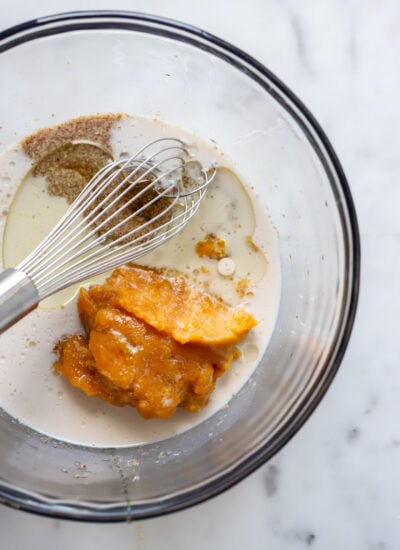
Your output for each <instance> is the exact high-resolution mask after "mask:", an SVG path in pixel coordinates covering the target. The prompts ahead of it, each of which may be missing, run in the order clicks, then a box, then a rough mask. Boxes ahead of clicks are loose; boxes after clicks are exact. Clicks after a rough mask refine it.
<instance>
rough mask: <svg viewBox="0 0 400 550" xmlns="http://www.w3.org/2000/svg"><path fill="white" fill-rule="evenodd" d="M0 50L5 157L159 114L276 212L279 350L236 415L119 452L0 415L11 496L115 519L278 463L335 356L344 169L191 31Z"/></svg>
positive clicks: (316, 137) (27, 34)
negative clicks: (225, 161) (92, 128)
mask: <svg viewBox="0 0 400 550" xmlns="http://www.w3.org/2000/svg"><path fill="white" fill-rule="evenodd" d="M17 39H18V40H17ZM13 41H14V42H13ZM1 43H2V44H3V45H2V49H1V50H0V51H1V55H0V74H2V75H7V78H3V79H2V83H1V84H0V97H1V100H2V101H1V103H2V106H3V107H2V109H1V120H0V126H1V129H0V144H1V145H0V152H1V151H2V150H4V149H5V148H7V147H8V146H10V145H12V144H13V143H15V142H17V141H18V140H19V139H21V138H23V137H24V136H26V135H27V134H30V133H32V132H34V131H35V130H37V129H39V128H41V127H44V126H47V125H52V124H54V123H56V122H61V121H64V120H67V119H70V118H73V117H77V116H81V115H85V114H94V113H102V112H125V113H137V114H141V115H145V116H149V117H157V118H161V119H164V120H166V121H170V122H173V123H174V124H177V125H179V126H182V127H183V128H185V129H187V130H189V131H191V132H193V133H195V134H197V135H199V136H201V137H202V138H205V139H207V140H209V139H214V140H215V141H216V142H217V143H218V146H219V147H220V149H221V150H222V151H224V153H225V154H226V155H227V156H228V157H229V158H230V159H231V160H232V161H233V162H234V164H235V165H236V166H237V169H238V171H239V173H240V174H242V176H243V177H244V179H245V181H247V182H249V183H250V184H251V186H253V187H254V191H255V193H256V194H257V195H258V198H259V205H260V207H261V208H263V209H266V210H267V211H268V213H269V216H270V218H271V220H272V222H273V224H274V226H275V228H276V233H277V238H278V242H279V250H280V262H281V274H282V281H281V303H280V308H279V314H278V318H277V321H276V325H275V327H274V329H273V334H272V338H271V341H270V344H269V346H268V348H267V350H266V352H265V354H264V355H263V357H262V359H261V360H260V363H259V366H258V368H257V369H256V371H255V373H254V375H253V376H252V378H251V379H250V380H249V381H248V383H247V384H246V385H245V387H244V388H243V389H242V390H241V391H240V392H239V394H238V395H236V396H235V398H234V399H232V401H231V402H230V404H229V407H228V408H227V409H224V410H221V411H219V412H218V413H217V414H215V415H214V416H213V417H211V418H210V419H209V420H207V421H206V422H204V423H203V424H201V425H199V426H197V427H195V428H193V429H192V430H190V431H188V432H186V433H184V434H181V435H179V436H177V437H175V438H172V439H168V440H165V441H161V442H159V443H156V444H150V445H143V446H140V447H127V448H121V449H113V448H106V449H99V448H91V447H82V446H76V445H71V444H67V443H65V442H63V441H58V440H55V439H54V440H52V439H49V438H47V437H45V436H43V434H40V433H37V432H34V431H33V430H31V429H29V428H27V427H26V426H24V425H21V424H19V423H18V422H17V420H16V419H13V418H11V417H9V415H8V414H7V413H6V412H3V414H2V416H1V417H0V444H1V448H2V449H3V451H2V455H1V458H0V475H1V478H2V481H3V483H2V493H1V494H2V496H3V498H4V499H5V500H6V501H13V502H17V503H18V504H20V505H22V506H23V507H25V508H27V509H32V510H36V511H41V512H43V513H49V514H53V515H60V516H67V517H86V518H91V519H108V520H109V519H124V518H126V517H143V516H149V515H154V514H159V513H163V512H165V511H171V510H174V509H177V508H180V507H183V506H187V505H189V504H193V503H195V502H197V501H200V500H203V499H204V498H207V497H208V496H211V495H212V494H215V493H217V492H219V491H221V490H222V489H224V488H226V487H228V486H230V485H232V484H233V483H234V482H235V481H237V480H238V479H240V478H242V477H243V476H244V475H246V474H247V473H249V472H250V471H252V470H253V469H254V468H255V467H256V466H257V465H259V464H260V463H262V462H263V461H265V460H266V459H267V458H269V457H270V456H272V455H273V454H274V453H275V452H276V451H277V450H278V449H279V448H280V447H281V446H282V445H283V444H284V443H285V442H286V441H287V440H288V439H289V438H290V437H291V435H293V433H295V431H297V429H298V428H299V426H301V424H302V423H303V422H304V420H305V419H306V418H307V417H308V415H309V414H310V412H311V411H312V410H313V409H314V407H315V406H316V404H317V403H318V402H319V400H320V398H321V396H322V395H323V393H324V391H325V390H326V388H327V386H328V385H329V382H330V381H331V379H332V377H333V375H334V373H335V372H336V369H337V367H338V365H339V362H340V359H341V356H342V354H343V351H344V348H345V345H346V342H347V339H348V336H349V333H350V329H351V324H352V318H353V315H354V307H355V300H356V291H355V287H356V284H357V270H358V258H357V250H358V249H357V246H358V243H357V230H356V224H355V220H354V217H353V216H354V214H353V211H352V204H351V198H350V197H349V194H348V190H347V186H346V183H345V181H344V179H343V175H342V174H341V171H340V167H339V166H338V164H337V163H336V160H335V158H334V155H333V154H332V152H331V151H330V149H329V146H328V145H327V143H326V141H325V139H324V137H323V135H322V134H321V132H320V130H319V129H318V127H317V126H316V125H315V123H314V122H313V121H312V120H311V119H310V117H309V115H308V114H307V113H306V112H305V111H304V109H303V108H302V107H301V106H300V105H299V104H298V102H297V101H296V100H295V98H294V97H293V96H292V95H291V93H290V92H287V90H286V89H284V88H283V87H282V86H281V85H280V84H279V82H277V80H276V79H275V78H274V77H273V76H271V75H269V74H268V73H267V72H265V71H264V70H263V69H262V68H261V67H259V66H258V65H257V64H256V63H254V62H253V61H252V60H249V59H247V58H246V56H244V55H242V54H241V53H240V52H237V51H235V50H234V49H229V48H228V47H227V46H226V45H224V44H222V43H220V42H218V41H217V40H216V39H214V38H212V37H211V38H208V37H205V36H204V35H203V36H202V35H201V34H200V33H197V31H195V30H190V29H187V28H185V27H183V26H179V25H175V24H172V23H165V22H162V21H160V20H157V19H154V20H152V19H151V18H145V19H143V18H140V17H138V16H134V15H132V16H128V15H124V16H118V17H116V16H115V15H114V16H113V15H112V14H109V15H103V16H97V17H94V16H91V17H86V18H85V17H74V16H69V17H66V18H65V21H62V22H60V21H57V20H56V21H52V20H51V19H50V20H49V21H47V22H42V23H41V24H39V25H32V27H31V28H30V27H28V28H27V29H25V30H22V31H20V32H15V33H12V34H10V36H8V37H3V42H1V41H0V44H1ZM0 184H1V185H2V186H3V188H5V187H4V186H5V185H6V182H4V181H3V182H2V181H1V175H0Z"/></svg>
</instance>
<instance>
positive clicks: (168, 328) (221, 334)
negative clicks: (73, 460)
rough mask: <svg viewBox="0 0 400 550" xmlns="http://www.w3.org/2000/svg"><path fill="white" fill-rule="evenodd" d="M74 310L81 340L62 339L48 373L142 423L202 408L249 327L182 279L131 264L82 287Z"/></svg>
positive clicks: (244, 318)
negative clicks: (130, 411)
mask: <svg viewBox="0 0 400 550" xmlns="http://www.w3.org/2000/svg"><path fill="white" fill-rule="evenodd" d="M78 311H79V315H80V318H81V322H82V324H83V327H84V329H85V332H86V337H84V336H82V335H74V336H71V337H68V338H65V339H63V340H61V341H60V342H59V343H58V344H57V346H56V352H57V353H58V360H57V361H56V362H55V364H54V368H55V369H56V370H57V371H59V372H60V373H61V374H63V375H64V376H65V377H66V378H68V380H69V381H70V382H71V384H73V385H74V386H76V387H78V388H80V389H81V390H83V391H84V392H85V393H86V394H87V395H89V396H97V397H99V398H101V399H103V400H105V401H108V402H109V403H111V404H112V405H116V406H124V405H132V406H134V407H136V408H137V410H138V412H139V414H140V415H141V416H143V417H144V418H168V417H170V416H171V415H173V414H174V412H175V411H176V408H177V407H182V408H184V409H186V410H188V411H190V412H198V411H199V410H200V409H202V408H203V407H204V406H205V405H206V404H207V402H208V400H209V397H210V394H211V393H212V391H213V389H214V386H215V382H216V380H217V378H218V377H219V376H221V374H223V373H224V372H225V371H226V370H227V369H229V367H230V365H231V363H232V361H233V360H234V359H235V358H237V357H238V356H239V355H240V352H239V351H238V349H237V348H236V347H235V344H237V343H238V342H239V341H240V340H241V339H242V338H243V337H244V336H245V335H246V333H247V332H248V331H249V330H250V329H251V328H252V327H254V326H255V325H256V321H255V319H254V318H253V317H252V316H251V315H250V314H248V313H247V312H245V311H244V310H243V309H242V308H231V307H229V306H227V305H226V304H225V303H223V302H221V301H220V300H218V299H216V298H214V297H212V296H210V295H208V294H206V293H204V292H201V291H200V290H197V289H194V288H192V287H191V286H190V285H188V284H187V282H186V280H185V279H184V277H182V276H181V275H176V276H174V277H166V276H165V275H163V274H162V273H161V272H159V271H157V270H154V269H149V268H141V267H137V266H130V267H121V268H118V269H116V270H115V271H114V272H113V274H112V275H111V277H109V278H108V279H107V280H106V282H105V283H104V284H102V285H95V286H92V287H91V288H89V289H84V288H82V289H81V291H80V296H79V300H78Z"/></svg>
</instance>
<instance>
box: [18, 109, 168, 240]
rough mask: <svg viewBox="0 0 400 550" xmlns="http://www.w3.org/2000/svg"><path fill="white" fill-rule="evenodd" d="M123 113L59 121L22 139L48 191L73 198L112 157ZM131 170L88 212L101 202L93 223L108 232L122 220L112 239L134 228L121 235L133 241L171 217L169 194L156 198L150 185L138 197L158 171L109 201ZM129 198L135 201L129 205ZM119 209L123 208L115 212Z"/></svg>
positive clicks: (110, 236)
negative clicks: (114, 132) (115, 131)
mask: <svg viewBox="0 0 400 550" xmlns="http://www.w3.org/2000/svg"><path fill="white" fill-rule="evenodd" d="M121 116H122V115H119V114H115V115H114V114H112V115H95V116H90V117H80V118H77V119H73V120H70V121H67V122H64V123H62V124H59V125H58V126H54V127H49V128H44V129H42V130H39V131H38V132H36V133H35V134H32V135H31V136H28V137H26V138H25V139H24V140H23V142H22V146H23V150H24V152H25V153H26V154H27V155H28V156H30V157H31V158H32V159H33V160H34V161H36V164H35V165H34V167H33V175H35V176H44V177H45V178H46V180H47V190H48V192H49V194H51V195H54V196H57V197H64V198H65V199H67V201H68V203H72V202H73V200H74V199H75V198H76V197H77V196H78V194H79V193H80V192H81V191H82V189H83V188H84V187H85V185H86V184H87V183H88V182H89V181H90V180H91V179H92V177H93V176H94V175H95V174H96V173H97V172H98V171H99V170H100V169H101V168H102V167H103V166H105V165H106V164H107V163H108V162H109V161H110V160H113V157H112V152H111V145H110V139H111V131H112V128H113V126H114V124H115V123H116V122H117V121H118V120H120V118H121ZM76 141H80V143H71V142H76ZM82 142H85V143H82ZM88 142H90V143H88ZM142 173H143V172H142ZM127 175H128V173H127V172H124V173H122V174H121V175H120V176H118V177H117V178H116V179H115V180H114V181H113V182H112V184H110V185H109V186H107V189H106V190H105V191H104V193H102V194H101V195H99V197H97V198H96V199H95V200H94V201H93V204H92V205H91V206H90V207H89V208H88V210H87V212H85V214H84V215H86V216H87V215H89V214H90V212H91V211H93V209H94V208H95V207H96V205H99V203H100V202H102V203H103V204H102V206H101V212H103V215H102V216H100V217H99V218H98V219H97V221H96V222H95V226H97V227H99V226H100V224H102V223H104V222H106V223H104V225H103V226H102V227H101V229H99V233H101V234H104V233H106V232H107V231H109V230H111V229H113V228H115V227H116V226H118V224H120V223H121V224H122V225H121V226H120V227H118V228H117V229H115V230H114V231H112V233H110V234H109V235H108V238H109V239H112V240H115V239H118V238H120V237H124V236H126V235H128V234H129V233H130V232H131V231H134V230H135V231H136V233H135V234H134V235H132V236H131V237H127V239H123V240H122V241H121V242H122V243H124V242H127V241H129V242H130V241H131V240H132V239H134V238H137V237H139V236H141V235H143V234H144V233H145V232H148V231H149V230H150V229H155V228H157V227H160V226H161V225H162V224H163V223H165V222H168V221H169V219H170V213H168V214H165V215H162V214H163V212H164V211H165V209H167V208H168V206H169V205H170V204H171V199H170V198H164V197H163V198H160V197H158V195H157V192H156V191H155V190H154V189H149V190H147V191H145V192H144V193H143V194H142V195H141V196H140V197H139V198H136V199H134V196H135V195H136V194H137V193H138V192H140V191H142V190H144V189H145V187H146V186H148V185H149V183H151V182H152V181H153V180H154V179H155V176H153V175H151V174H150V175H148V176H146V180H144V181H142V182H140V183H137V184H135V185H132V183H133V181H134V180H132V179H130V180H129V181H128V182H127V183H126V184H124V185H123V186H122V188H121V191H120V194H121V193H123V192H124V191H125V190H127V193H126V194H125V195H124V196H123V197H122V198H121V199H118V200H117V201H116V202H115V204H113V205H112V206H111V203H112V202H113V200H114V199H115V198H116V196H115V195H114V196H112V198H109V196H110V193H112V191H113V190H114V189H115V187H116V186H117V185H118V184H120V183H121V182H122V180H123V178H125V177H126V176H127ZM137 177H138V175H137V176H136V178H137ZM154 198H156V199H157V200H156V201H155V202H154V203H153V204H150V205H149V206H146V208H145V209H144V210H142V212H140V213H139V214H137V215H136V216H135V217H134V218H133V219H131V220H129V221H128V222H126V219H127V218H128V216H130V215H131V214H132V213H134V212H135V211H136V212H137V211H139V210H140V209H142V208H143V206H144V205H146V204H149V203H151V201H152V200H153V199H154ZM133 199H134V200H133ZM130 200H132V202H131V204H129V205H128V206H127V203H128V202H129V201H130ZM103 201H104V202H103ZM107 208H108V209H107ZM121 208H123V210H121V212H119V213H117V211H118V210H119V209H121ZM106 209H107V210H106ZM112 214H115V217H114V218H113V219H112V220H110V221H107V219H108V218H109V217H110V215H112ZM159 215H162V216H161V217H160V218H159V219H157V220H155V221H154V222H153V223H151V224H150V225H149V226H147V228H146V229H144V230H143V231H137V230H138V228H140V227H142V225H143V224H146V223H148V222H149V221H151V220H154V219H155V218H156V217H157V216H159Z"/></svg>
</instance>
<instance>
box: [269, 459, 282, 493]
mask: <svg viewBox="0 0 400 550" xmlns="http://www.w3.org/2000/svg"><path fill="white" fill-rule="evenodd" d="M279 475H280V472H279V468H277V467H276V466H274V465H273V464H271V466H268V468H267V472H266V474H265V487H266V491H267V496H268V497H272V496H274V494H275V493H276V492H277V490H278V479H279Z"/></svg>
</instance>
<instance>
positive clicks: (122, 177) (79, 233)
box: [17, 138, 215, 299]
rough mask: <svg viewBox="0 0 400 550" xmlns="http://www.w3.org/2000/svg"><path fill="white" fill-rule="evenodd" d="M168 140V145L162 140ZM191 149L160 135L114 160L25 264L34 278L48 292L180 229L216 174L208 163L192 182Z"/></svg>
mask: <svg viewBox="0 0 400 550" xmlns="http://www.w3.org/2000/svg"><path fill="white" fill-rule="evenodd" d="M160 143H162V144H163V145H165V147H161V148H160V147H158V148H156V147H157V146H159V145H160ZM188 157H189V153H188V150H187V149H186V147H185V144H184V142H183V141H181V140H179V139H175V138H160V139H158V140H155V141H154V142H152V143H149V144H147V145H146V146H144V147H142V148H141V149H140V150H139V151H138V152H137V153H136V154H135V155H133V156H131V157H129V158H127V159H125V158H124V159H119V160H117V161H114V162H110V163H108V164H106V165H105V166H104V167H103V168H102V169H101V170H100V171H99V172H98V173H97V174H96V175H95V176H94V177H93V178H92V180H91V181H90V182H89V183H88V184H87V185H86V186H85V187H84V189H83V190H82V192H81V193H80V194H79V196H78V197H77V199H75V201H74V202H73V204H72V205H71V206H70V208H69V209H68V210H67V212H66V213H65V214H64V216H62V218H61V219H60V221H59V222H58V223H57V224H56V225H55V227H54V228H53V230H52V231H51V232H50V233H49V235H48V236H47V237H46V238H45V239H44V240H43V241H42V242H41V243H40V244H39V245H38V246H37V247H36V249H35V250H34V251H33V252H32V253H31V254H29V255H28V256H27V257H26V259H25V260H23V261H22V262H21V263H20V264H19V265H18V266H17V269H18V270H20V271H23V272H24V273H25V274H26V275H28V277H30V278H31V280H32V281H33V283H34V284H35V286H36V288H37V290H38V293H39V296H40V299H43V298H45V297H47V296H49V295H51V294H53V293H54V292H56V291H57V290H61V289H62V288H65V287H67V286H69V285H71V284H73V283H77V282H81V281H83V280H85V279H88V278H90V277H93V276H95V275H98V274H100V273H102V272H105V271H109V270H111V269H113V268H114V267H116V266H118V265H122V264H124V263H127V262H130V261H133V260H136V259H137V258H139V257H140V256H142V255H144V254H145V253H148V252H150V251H151V250H154V249H155V248H156V247H158V246H159V245H160V244H162V243H163V242H165V241H166V240H168V239H170V238H171V237H173V236H174V235H176V233H178V232H179V231H180V230H181V229H182V228H183V227H184V226H185V225H186V223H187V222H188V221H189V220H190V218H191V217H192V216H193V215H194V213H195V212H196V211H197V209H198V208H199V205H200V202H201V200H202V198H203V197H204V195H205V193H206V191H207V188H208V186H209V184H210V182H211V181H212V179H213V177H214V175H215V170H214V171H212V170H210V171H208V172H207V171H205V170H204V169H202V170H201V177H199V178H198V181H195V185H193V186H192V187H190V185H189V186H184V185H183V177H184V171H185V169H186V166H187V163H188V162H193V161H190V160H189V161H188ZM186 179H189V183H190V178H188V176H186ZM192 183H193V182H192ZM149 193H150V195H149ZM158 202H159V205H160V206H159V209H157V206H158V204H157V203H158ZM153 207H154V208H156V210H155V211H153ZM146 216H147V218H146ZM135 218H136V219H137V225H135V222H136V220H135ZM131 222H132V224H133V226H132V225H130V224H131Z"/></svg>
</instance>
